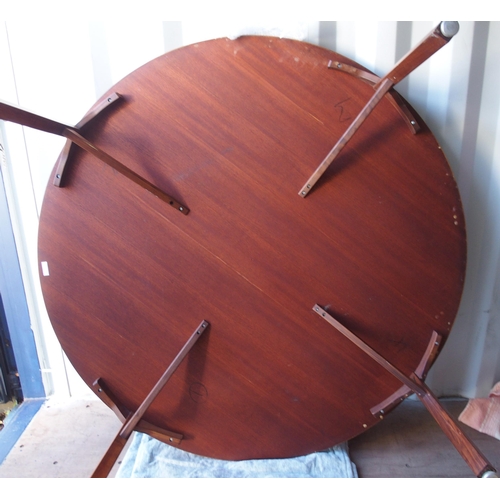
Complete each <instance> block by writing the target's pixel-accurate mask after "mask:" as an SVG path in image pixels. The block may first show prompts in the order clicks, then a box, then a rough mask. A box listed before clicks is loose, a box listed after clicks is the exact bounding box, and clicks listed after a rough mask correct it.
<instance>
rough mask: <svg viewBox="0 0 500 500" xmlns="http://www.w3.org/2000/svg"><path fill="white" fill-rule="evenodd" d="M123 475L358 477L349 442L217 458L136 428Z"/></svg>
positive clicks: (129, 476) (172, 476)
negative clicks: (291, 452)
mask: <svg viewBox="0 0 500 500" xmlns="http://www.w3.org/2000/svg"><path fill="white" fill-rule="evenodd" d="M116 477H119V478H132V477H133V478H139V477H141V478H145V477H147V478H153V477H162V478H238V477H244V478H307V477H312V478H319V477H323V478H352V477H358V475H357V470H356V466H355V465H354V464H353V463H352V462H351V460H350V458H349V453H348V449H347V443H344V444H340V445H338V446H335V447H333V448H331V449H329V450H326V451H321V452H317V453H311V454H310V455H305V456H302V457H296V458H287V459H272V460H267V459H262V460H242V461H237V462H232V461H227V460H215V459H211V458H206V457H201V456H198V455H194V454H192V453H188V452H185V451H183V450H180V449H178V448H174V447H173V446H169V445H167V444H164V443H161V442H160V441H158V440H156V439H153V438H151V437H149V436H147V435H146V434H141V433H139V432H135V433H134V435H133V436H132V442H131V444H130V447H129V449H128V450H127V452H126V454H125V456H124V458H123V460H122V463H121V465H120V467H119V469H118V472H117V475H116Z"/></svg>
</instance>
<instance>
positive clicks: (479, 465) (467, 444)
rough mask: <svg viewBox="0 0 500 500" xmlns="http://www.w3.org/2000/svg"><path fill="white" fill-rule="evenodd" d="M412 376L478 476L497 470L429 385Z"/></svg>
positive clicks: (439, 420)
mask: <svg viewBox="0 0 500 500" xmlns="http://www.w3.org/2000/svg"><path fill="white" fill-rule="evenodd" d="M412 378H413V381H414V382H415V383H416V384H417V385H419V386H420V387H421V388H422V391H421V393H420V394H418V393H417V396H418V397H419V399H420V401H422V403H423V404H424V406H425V407H426V408H427V410H428V411H429V413H430V414H431V415H432V416H433V417H434V420H435V421H436V422H437V423H438V424H439V427H441V429H442V431H443V432H444V433H445V434H446V436H447V437H448V439H449V440H450V441H451V442H452V444H453V446H455V448H456V449H457V451H458V452H459V453H460V455H462V458H463V459H464V460H465V462H466V463H467V465H468V466H469V467H470V468H471V470H472V472H474V474H475V475H476V476H477V477H483V476H484V475H485V473H487V472H488V471H491V472H496V470H495V468H494V467H493V466H492V465H491V463H490V462H488V460H486V458H485V457H484V455H483V454H482V453H481V452H480V451H479V449H478V448H477V447H476V445H475V444H474V443H473V442H472V441H471V440H470V439H469V438H468V437H467V436H466V435H465V434H464V433H463V431H462V429H460V427H459V426H458V424H457V422H456V421H455V419H454V418H453V417H452V416H451V415H450V414H449V413H448V412H447V411H446V410H445V409H444V408H443V406H442V405H441V403H440V402H439V400H438V399H437V398H436V396H434V394H433V393H432V392H431V390H430V389H429V387H427V385H426V384H425V383H424V382H423V381H422V380H420V379H419V378H418V377H417V376H416V375H413V376H412ZM422 394H423V395H422Z"/></svg>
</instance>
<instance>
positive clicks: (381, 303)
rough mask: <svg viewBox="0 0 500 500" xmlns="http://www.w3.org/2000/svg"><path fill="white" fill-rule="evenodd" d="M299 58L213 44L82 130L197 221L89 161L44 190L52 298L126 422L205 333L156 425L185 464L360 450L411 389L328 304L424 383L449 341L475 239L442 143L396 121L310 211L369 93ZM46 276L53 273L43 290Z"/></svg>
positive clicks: (50, 306)
mask: <svg viewBox="0 0 500 500" xmlns="http://www.w3.org/2000/svg"><path fill="white" fill-rule="evenodd" d="M330 60H335V61H340V62H344V63H346V64H350V65H352V66H354V67H357V68H361V66H359V65H357V64H356V63H354V62H353V61H350V60H349V59H347V58H345V57H343V56H341V55H339V54H336V53H334V52H332V51H329V50H326V49H323V48H320V47H316V46H313V45H309V44H306V43H303V42H298V41H292V40H286V39H277V38H269V37H242V38H238V39H236V40H228V39H219V40H215V41H210V42H204V43H199V44H195V45H191V46H189V47H184V48H182V49H179V50H176V51H173V52H170V53H168V54H166V55H164V56H162V57H159V58H158V59H155V60H154V61H152V62H151V63H148V64H147V65H145V66H143V67H141V68H139V69H138V70H137V71H135V72H133V73H132V74H131V75H129V76H127V77H126V78H125V79H123V80H122V81H121V82H119V83H118V84H116V85H115V86H114V87H113V88H112V89H111V90H110V92H116V93H118V94H119V95H120V96H121V97H122V102H120V103H117V104H116V105H114V106H113V108H112V109H109V110H106V111H104V112H103V113H101V114H100V115H99V116H97V117H96V118H94V119H93V120H92V121H91V122H90V123H88V124H87V125H85V126H84V127H83V128H82V134H83V135H84V136H85V138H86V139H88V140H89V141H91V142H92V143H93V144H95V145H96V146H98V147H99V148H101V149H102V150H104V151H106V152H107V153H108V154H110V155H111V156H113V157H114V158H116V159H118V160H120V161H121V162H123V163H124V164H126V165H127V166H128V167H129V168H130V169H132V170H133V171H134V172H136V173H137V174H139V175H140V176H142V177H144V178H146V179H148V180H149V181H150V182H152V183H153V184H154V185H156V186H157V187H159V188H160V189H162V190H163V191H164V192H166V193H168V194H169V195H171V196H172V197H173V198H175V199H176V200H178V201H179V202H181V203H182V204H184V205H185V206H187V207H188V208H189V210H190V212H189V214H188V215H187V216H183V215H182V214H181V213H179V212H177V211H175V210H171V209H170V208H169V207H168V205H167V204H165V203H164V202H163V201H162V200H160V199H158V198H156V197H155V196H153V195H152V194H151V193H150V192H148V191H145V190H143V189H141V188H140V187H138V186H137V185H136V184H134V183H131V182H130V181H129V180H128V179H127V178H125V177H123V176H121V175H119V174H117V173H116V172H115V171H114V170H112V169H111V168H110V167H108V166H107V165H106V164H104V163H102V162H101V161H100V160H99V159H98V158H96V157H94V156H91V155H89V154H88V153H86V152H85V151H82V150H80V149H79V148H74V149H73V150H72V151H71V154H70V157H69V159H68V164H67V166H66V169H65V174H64V175H65V178H64V182H63V183H62V185H63V187H61V188H59V187H56V186H54V185H53V184H52V180H51V182H50V183H49V185H48V188H47V191H46V195H45V199H44V202H43V207H42V212H41V220H40V231H39V261H40V262H47V265H48V271H49V273H48V275H41V283H42V289H43V295H44V298H45V302H46V305H47V310H48V313H49V316H50V318H51V321H52V324H53V327H54V330H55V332H56V334H57V336H58V338H59V340H60V342H61V344H62V347H63V349H64V351H65V352H66V354H67V355H68V357H69V359H70V360H71V362H72V363H73V365H74V367H75V368H76V370H77V371H78V373H79V374H80V375H81V376H82V377H83V379H84V380H85V382H86V383H87V384H89V385H90V386H92V384H93V383H94V381H95V380H96V379H99V378H100V379H102V380H103V381H104V382H105V383H106V386H107V388H108V389H109V391H110V393H112V394H113V396H114V397H115V398H116V399H117V400H118V401H119V402H120V403H121V405H123V406H124V407H126V408H128V409H129V410H130V411H134V410H135V409H136V408H137V407H138V406H139V405H140V404H141V402H142V401H143V400H144V398H145V396H146V395H147V394H148V392H149V390H150V389H151V387H152V386H154V384H155V383H156V381H157V380H158V378H159V377H160V375H161V374H162V373H163V371H164V370H165V368H166V366H168V364H169V363H170V362H171V361H172V359H173V358H174V357H175V355H176V354H177V353H178V352H179V350H180V348H181V347H182V346H183V344H184V342H185V340H186V338H187V337H188V336H189V334H191V332H192V331H193V330H194V329H195V328H196V327H197V325H198V324H199V322H200V320H201V319H206V320H207V321H208V322H209V323H210V329H209V331H207V333H205V334H204V336H203V337H202V338H200V340H199V341H198V342H197V344H196V345H195V346H194V347H193V349H192V350H191V351H190V352H189V354H188V355H187V357H186V360H185V361H184V362H183V363H182V364H181V365H180V366H179V368H178V369H177V371H176V372H175V374H174V375H173V376H172V378H171V379H170V380H169V382H168V384H167V386H166V387H165V389H164V390H163V391H162V392H161V393H160V394H159V395H158V396H157V398H156V399H155V401H154V402H153V403H152V405H151V406H150V408H149V409H148V411H147V412H146V414H145V416H144V418H145V419H146V420H147V421H148V422H150V423H152V424H154V425H156V426H159V427H161V428H165V429H169V430H171V431H173V432H176V433H180V434H182V435H183V436H184V438H183V440H182V442H181V443H180V445H179V446H180V448H182V449H184V450H186V451H190V452H193V453H196V454H199V455H204V456H209V457H214V458H220V459H228V460H240V459H250V458H278V457H292V456H298V455H304V454H307V453H310V452H313V451H318V450H323V449H326V448H328V447H331V446H333V445H335V444H338V443H340V442H343V441H345V440H347V439H350V438H353V437H354V436H356V435H358V434H360V433H361V432H363V431H365V430H366V429H367V428H370V427H371V426H373V425H375V424H376V423H377V422H378V421H379V420H380V419H379V416H378V415H374V414H373V413H372V412H371V411H370V410H371V409H372V408H374V407H376V406H377V405H378V404H380V403H381V402H382V401H384V400H385V399H387V398H389V397H390V396H391V395H392V394H393V393H395V392H396V391H397V390H398V389H399V388H400V387H401V382H399V381H398V380H397V379H396V378H394V377H393V376H392V375H391V374H390V373H388V372H387V371H385V370H384V369H383V368H382V367H381V366H380V365H378V364H377V363H376V362H375V361H373V360H372V359H370V358H369V357H367V356H366V355H365V354H364V353H363V352H361V351H360V350H359V349H358V348H357V347H356V346H355V345H353V344H352V343H351V342H349V340H347V339H346V338H344V337H343V336H342V335H340V334H339V333H338V332H337V331H335V330H334V329H332V327H331V326H330V325H329V324H328V323H327V322H325V321H323V320H322V319H321V318H320V317H318V315H317V314H315V312H314V311H313V310H312V308H313V306H314V305H315V304H320V305H321V306H322V307H325V308H326V309H327V310H328V312H329V313H330V314H331V315H332V316H334V317H335V318H336V319H337V320H339V321H340V322H342V324H343V325H345V326H346V327H347V328H349V329H350V330H351V331H352V332H354V333H355V334H356V335H357V336H359V338H360V339H362V340H363V341H364V342H366V343H367V344H369V345H370V346H371V347H372V348H373V349H375V350H376V351H377V352H379V353H380V354H381V355H383V356H384V358H386V359H387V360H389V361H390V362H391V363H392V364H393V365H395V366H396V367H397V368H398V369H399V370H400V371H402V372H403V373H405V374H406V375H408V376H410V375H411V374H412V373H413V372H414V371H415V369H416V367H417V366H418V365H419V363H420V361H421V359H422V357H423V355H424V353H425V351H426V349H427V347H428V344H429V340H430V339H431V336H432V334H433V332H434V331H436V332H437V333H438V334H439V335H441V336H442V339H443V340H442V342H441V344H440V346H439V349H441V348H442V345H443V344H444V341H445V340H446V338H447V336H448V334H449V332H450V329H451V326H452V324H453V321H454V318H455V316H456V313H457V309H458V305H459V302H460V297H461V293H462V288H463V283H464V276H465V265H466V238H465V222H464V215H463V212H462V206H461V202H460V197H459V193H458V189H457V185H456V182H455V180H454V178H453V175H452V172H451V170H450V167H449V165H448V163H447V161H446V159H445V157H444V154H443V152H442V151H441V149H440V147H439V145H438V143H437V142H436V140H435V138H434V137H433V135H432V133H431V132H430V131H429V129H428V128H427V126H426V125H425V123H424V122H423V121H422V120H421V119H420V118H418V115H416V113H415V116H416V117H417V120H418V122H419V125H420V131H419V133H418V134H412V133H411V131H410V130H409V128H408V126H407V124H406V123H404V120H403V119H402V118H401V115H400V114H399V113H398V111H397V110H396V109H395V107H394V106H393V105H392V104H391V103H390V102H389V100H388V99H385V98H384V99H383V100H382V102H380V104H379V105H378V106H377V108H376V109H375V110H374V111H373V112H372V114H371V115H370V116H369V117H368V118H367V120H366V122H365V123H364V124H363V127H361V128H360V130H359V131H358V132H357V134H356V136H355V137H354V138H353V139H352V140H351V141H350V142H349V144H348V145H347V146H346V147H345V149H344V150H343V151H342V153H341V154H340V155H339V157H338V158H337V159H336V161H335V164H334V165H332V167H331V168H330V169H329V170H328V171H327V172H326V173H325V174H324V175H323V177H322V179H321V180H320V181H319V182H318V184H317V185H316V186H315V187H314V189H313V190H312V191H311V193H310V194H309V195H308V196H307V198H305V199H302V198H300V197H299V196H297V191H298V189H299V188H300V186H301V185H302V184H303V183H304V181H305V180H306V179H307V178H308V177H309V176H310V174H311V173H312V171H314V169H315V168H316V166H317V165H318V164H319V163H320V162H321V161H322V160H323V158H324V157H325V155H326V153H327V152H328V151H329V150H330V149H331V148H332V145H333V144H334V143H335V141H336V140H337V138H338V137H339V136H341V135H342V133H343V131H344V130H345V128H346V127H347V126H348V124H349V122H350V121H351V120H352V119H354V118H355V117H356V115H357V113H358V112H359V111H360V110H361V108H362V107H363V105H364V104H365V103H366V102H367V101H368V100H369V99H370V96H371V95H372V94H373V89H372V88H371V86H370V85H368V84H367V83H366V82H364V81H362V80H359V79H357V78H355V77H353V76H352V75H349V74H346V73H342V72H336V71H331V70H328V63H329V61H330ZM44 274H47V273H44Z"/></svg>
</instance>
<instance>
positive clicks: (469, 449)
mask: <svg viewBox="0 0 500 500" xmlns="http://www.w3.org/2000/svg"><path fill="white" fill-rule="evenodd" d="M313 310H314V312H316V313H317V314H318V315H319V316H321V317H322V318H323V319H324V320H326V321H327V322H328V323H330V324H331V325H332V326H333V327H334V328H335V329H336V330H337V331H338V332H340V333H341V334H342V335H344V336H345V337H346V338H348V339H349V340H350V341H351V342H352V343H353V344H355V345H356V346H358V347H359V348H360V349H361V350H362V351H363V352H365V353H366V354H367V355H368V356H370V358H372V359H373V360H374V361H376V362H377V363H378V364H379V365H380V366H382V367H383V368H385V369H386V370H387V371H388V372H389V373H391V374H392V375H394V376H395V377H396V378H397V379H399V380H400V381H401V382H402V383H403V384H404V385H405V386H406V387H408V388H409V389H411V390H412V391H413V392H415V394H416V395H417V396H418V397H419V398H420V401H422V403H423V404H424V406H425V407H426V408H427V410H428V411H429V413H430V414H431V415H432V416H433V417H434V419H435V420H436V422H437V423H438V424H439V426H440V427H441V429H442V430H443V432H444V433H445V434H446V436H448V439H449V440H450V441H451V443H452V444H453V446H455V448H456V449H457V451H458V452H459V453H460V455H462V457H463V459H464V460H465V462H466V463H467V465H468V466H469V467H470V468H471V470H472V471H473V472H474V474H475V475H476V476H477V477H484V476H485V475H488V477H496V472H497V471H496V469H495V468H494V467H493V465H492V464H491V463H490V462H488V460H486V458H485V457H484V455H483V454H482V453H481V452H480V451H479V450H478V448H476V445H475V444H474V443H473V442H472V441H471V440H470V439H469V438H468V437H467V436H466V435H465V434H464V433H463V432H462V429H460V427H459V426H458V424H457V422H455V420H454V419H453V417H452V416H451V415H450V414H449V413H448V412H447V411H446V410H445V409H444V408H443V407H442V406H441V404H440V403H439V401H438V399H437V398H436V396H434V394H432V392H431V390H430V389H429V387H427V385H426V384H425V383H424V382H423V380H422V379H421V378H420V377H418V376H417V375H416V374H415V373H412V374H411V375H410V377H407V376H406V375H404V374H403V373H401V372H400V371H399V370H398V369H397V368H396V367H395V366H393V365H392V364H391V363H390V362H389V361H387V360H386V359H385V358H384V357H383V356H381V355H380V354H379V353H377V352H376V351H374V350H373V349H372V348H371V347H370V346H369V345H368V344H366V343H365V342H364V341H363V340H361V339H360V338H359V337H357V336H356V335H355V334H354V333H352V332H351V331H350V330H348V329H347V328H346V327H345V326H344V325H342V324H341V323H340V322H339V321H337V320H336V319H335V318H334V317H333V316H331V315H330V314H328V312H327V311H326V310H325V309H323V308H322V307H321V306H319V305H318V304H316V305H315V306H314V307H313ZM433 338H435V337H433ZM428 351H429V349H428ZM425 369H426V368H425V367H422V370H423V371H425ZM489 473H491V474H489Z"/></svg>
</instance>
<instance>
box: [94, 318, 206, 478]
mask: <svg viewBox="0 0 500 500" xmlns="http://www.w3.org/2000/svg"><path fill="white" fill-rule="evenodd" d="M208 326H209V323H208V321H205V320H203V321H202V322H201V323H200V325H199V326H198V328H197V329H196V330H195V331H194V332H193V334H192V335H191V337H189V339H188V341H187V342H186V343H185V344H184V347H183V348H182V349H181V350H180V351H179V354H177V356H176V357H175V359H174V360H173V361H172V363H170V365H169V367H168V368H167V369H166V370H165V372H164V373H163V375H162V376H161V377H160V379H159V380H158V382H157V383H156V385H155V386H154V387H153V389H151V392H150V393H149V394H148V395H147V396H146V398H145V399H144V401H143V402H142V403H141V405H140V406H139V408H138V409H137V410H136V411H135V413H134V414H133V415H131V416H130V417H129V418H128V419H127V420H126V421H125V423H124V424H123V426H122V428H121V429H120V430H119V432H118V434H117V435H116V437H115V439H114V440H113V442H112V443H111V446H110V447H109V448H108V451H107V452H106V454H105V455H104V457H103V458H102V460H101V461H100V463H99V465H98V466H97V468H96V470H95V471H94V473H93V474H92V477H93V478H104V477H108V475H109V473H110V472H111V469H112V468H113V465H114V464H115V462H116V459H117V458H118V457H119V455H120V453H121V451H122V450H123V448H125V445H126V444H127V441H128V438H129V437H130V435H131V434H132V432H133V431H134V429H136V427H137V424H138V423H139V422H140V420H141V418H142V416H143V415H144V413H145V412H146V410H147V409H148V408H149V406H150V405H151V403H152V402H153V401H154V399H155V398H156V396H158V394H159V393H160V391H161V390H162V389H163V387H164V386H165V384H166V383H167V381H168V380H169V379H170V377H171V376H172V375H173V374H174V372H175V370H176V369H177V368H178V366H179V365H180V364H181V362H182V360H183V359H184V358H185V357H186V355H187V353H188V352H189V351H190V350H191V348H192V347H193V345H194V344H195V343H196V341H197V340H198V339H199V338H200V336H201V334H202V333H203V332H204V331H205V330H206V329H207V328H208Z"/></svg>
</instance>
